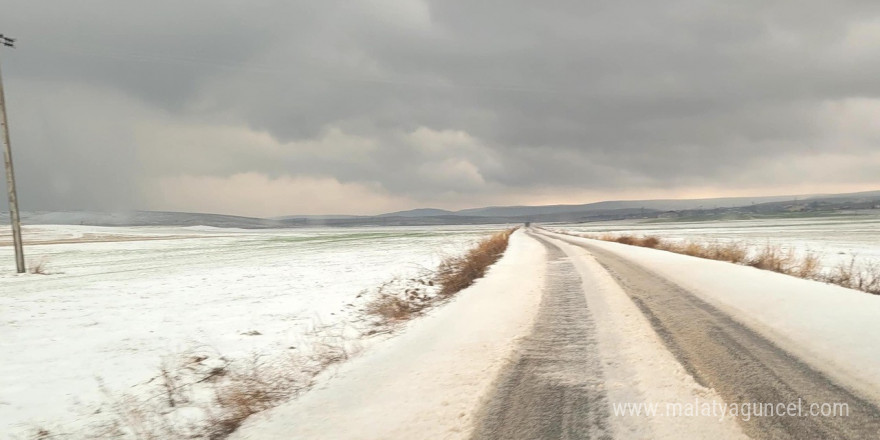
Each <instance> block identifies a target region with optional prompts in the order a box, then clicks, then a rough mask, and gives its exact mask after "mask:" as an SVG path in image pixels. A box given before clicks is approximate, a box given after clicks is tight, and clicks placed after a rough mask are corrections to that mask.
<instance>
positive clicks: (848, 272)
mask: <svg viewBox="0 0 880 440" xmlns="http://www.w3.org/2000/svg"><path fill="white" fill-rule="evenodd" d="M569 235H574V234H569ZM582 236H583V237H586V238H592V239H597V240H603V241H612V242H616V243H622V244H627V245H632V246H641V247H649V248H654V249H661V250H665V251H669V252H675V253H678V254H684V255H690V256H693V257H699V258H706V259H710V260H719V261H727V262H731V263H736V264H744V265H747V266H752V267H756V268H758V269H764V270H771V271H774V272H779V273H783V274H786V275H792V276H796V277H799V278H804V279H810V280H816V281H823V282H826V283H831V284H836V285H839V286H843V287H846V288H850V289H856V290H861V291H863V292H868V293H872V294H880V264H878V263H876V262H874V263H871V264H868V265H864V266H863V267H862V268H858V267H857V266H856V258H855V257H853V258H852V259H851V260H850V261H849V262H848V263H841V264H840V265H838V266H837V267H836V268H834V270H833V271H832V272H831V273H828V274H825V273H823V271H822V264H821V263H822V261H821V258H820V256H819V255H816V254H814V253H807V254H805V255H804V256H802V257H800V258H798V257H797V256H796V255H795V252H794V250H792V249H788V250H783V249H782V247H781V246H779V245H771V244H769V243H768V244H766V245H764V247H763V248H761V249H759V250H758V252H757V253H756V254H755V255H754V256H753V257H751V258H749V256H748V255H749V250H748V249H749V248H748V246H747V245H746V244H744V243H742V242H720V243H719V242H716V243H701V242H696V241H687V242H682V243H668V242H666V241H663V240H661V239H659V238H657V237H654V236H642V237H638V236H635V235H626V234H623V235H614V234H609V233H605V234H601V235H582Z"/></svg>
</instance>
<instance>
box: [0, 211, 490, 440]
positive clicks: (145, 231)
mask: <svg viewBox="0 0 880 440" xmlns="http://www.w3.org/2000/svg"><path fill="white" fill-rule="evenodd" d="M499 229H501V227H499V226H489V227H479V226H478V227H430V228H418V227H407V228H404V227H398V228H357V229H354V228H352V229H296V230H258V231H249V230H237V229H216V228H206V227H188V228H168V227H142V228H101V227H87V226H33V227H27V228H26V229H25V241H26V243H34V244H32V245H28V246H27V247H26V256H27V259H28V261H29V262H31V263H34V262H39V261H44V262H45V263H46V269H47V270H48V272H49V275H35V274H26V275H15V274H14V259H13V251H12V247H11V246H9V242H10V241H11V240H10V237H9V232H8V231H6V230H3V231H2V233H0V352H2V353H3V354H4V361H3V362H2V363H0V421H2V422H0V436H2V437H4V438H5V437H7V436H8V434H10V433H15V432H21V431H22V430H23V429H28V428H30V427H32V426H43V425H45V424H50V425H52V426H58V425H60V426H61V427H69V426H77V424H78V423H80V422H82V421H83V417H84V413H85V412H87V411H88V410H89V409H90V408H91V405H92V404H94V403H95V402H99V401H101V400H102V399H106V395H105V392H109V394H116V393H117V392H128V391H129V390H130V389H131V387H132V386H134V385H137V384H140V383H143V382H144V381H147V380H149V379H150V378H152V377H154V376H155V375H156V374H157V371H158V369H159V366H160V364H161V363H162V362H163V358H165V357H167V356H174V355H176V354H179V353H183V352H187V351H190V350H193V349H199V350H209V351H211V352H214V353H218V354H221V355H223V356H226V357H229V358H236V357H246V356H251V355H252V354H254V353H256V354H264V353H279V352H280V353H284V352H286V351H288V350H296V347H297V346H299V345H300V344H301V343H303V342H307V341H303V339H304V338H307V337H308V336H304V334H306V333H308V332H310V331H311V330H312V329H313V328H314V327H315V326H345V325H348V324H349V323H351V322H352V321H354V320H356V319H358V311H357V306H356V305H352V304H354V303H355V298H356V297H357V295H358V294H359V293H361V292H362V291H364V290H367V289H372V288H375V287H376V286H377V285H378V284H380V283H382V282H385V281H387V280H389V279H390V278H393V277H396V276H402V277H405V276H408V275H411V274H415V273H418V272H419V271H421V270H423V269H425V268H428V269H430V268H433V267H435V266H436V264H437V263H438V262H439V260H440V259H441V258H442V257H443V256H445V255H449V254H455V253H459V252H461V251H462V250H464V249H466V248H467V247H468V246H469V245H470V244H471V243H473V242H474V241H475V240H476V239H478V238H479V237H482V236H484V235H486V234H488V233H490V232H492V231H497V230H499ZM37 243H38V244H37ZM99 381H100V382H101V383H102V384H103V387H104V389H105V390H104V391H102V390H101V389H100V387H99Z"/></svg>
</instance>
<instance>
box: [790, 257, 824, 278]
mask: <svg viewBox="0 0 880 440" xmlns="http://www.w3.org/2000/svg"><path fill="white" fill-rule="evenodd" d="M792 275H794V276H797V277H800V278H806V279H809V280H822V259H821V258H819V256H818V255H816V254H813V253H808V254H806V255H804V256H803V258H801V260H800V261H799V262H798V264H797V267H796V268H794V270H793V273H792Z"/></svg>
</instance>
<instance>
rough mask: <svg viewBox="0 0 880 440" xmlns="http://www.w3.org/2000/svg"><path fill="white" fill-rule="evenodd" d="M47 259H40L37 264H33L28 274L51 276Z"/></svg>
mask: <svg viewBox="0 0 880 440" xmlns="http://www.w3.org/2000/svg"><path fill="white" fill-rule="evenodd" d="M46 266H47V263H46V259H45V258H43V259H40V261H38V262H36V263H32V264H31V267H30V268H29V269H28V272H30V273H32V274H34V275H49V271H48V268H47V267H46Z"/></svg>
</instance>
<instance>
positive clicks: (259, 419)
mask: <svg viewBox="0 0 880 440" xmlns="http://www.w3.org/2000/svg"><path fill="white" fill-rule="evenodd" d="M545 254H546V252H545V249H544V247H543V246H542V245H541V244H540V243H538V242H537V241H536V240H534V239H531V238H527V237H526V236H525V234H524V233H523V232H522V231H519V232H517V233H515V234H514V235H513V237H511V240H510V247H509V249H508V250H507V252H506V253H505V255H504V257H503V258H502V259H501V260H499V261H498V263H496V264H495V265H494V266H492V267H491V268H490V270H489V273H488V274H487V275H486V277H485V278H482V279H480V280H478V281H477V282H476V283H475V284H474V285H473V286H471V287H469V288H468V289H465V290H463V291H462V292H460V293H459V294H458V295H457V296H456V299H455V301H453V302H452V303H450V304H449V305H446V306H444V307H443V308H442V309H440V310H437V311H436V312H435V313H432V314H431V315H430V316H427V317H425V318H421V319H418V320H416V321H415V322H412V323H411V325H410V326H409V327H408V328H407V330H406V332H405V333H404V334H402V335H401V336H399V337H397V338H394V339H392V340H388V341H385V342H384V343H383V344H382V345H381V346H378V347H375V350H373V351H372V352H370V353H368V354H366V355H365V356H363V357H361V358H359V359H356V360H354V361H352V362H350V363H348V364H347V365H343V366H342V367H341V368H340V369H339V371H338V373H337V375H336V377H334V378H333V379H332V380H331V381H328V383H326V384H325V385H324V386H321V387H319V388H318V389H314V390H311V391H309V392H308V393H307V394H306V395H305V396H303V397H302V398H301V399H298V400H295V401H292V402H290V403H288V404H285V405H282V406H279V407H277V408H274V409H272V410H269V411H267V412H265V413H262V414H258V415H256V416H254V417H252V418H251V419H249V420H248V421H247V423H246V425H245V426H244V427H243V428H242V429H241V430H240V431H239V432H237V433H235V434H234V435H233V438H234V439H253V440H271V439H277V440H282V439H284V440H286V439H292V438H297V439H299V438H302V439H315V440H317V439H327V440H330V439H334V440H335V439H364V440H366V439H376V440H379V439H464V438H469V435H470V433H471V430H472V428H473V422H474V417H475V416H476V415H477V414H476V413H477V410H478V409H479V407H480V404H481V403H482V400H483V398H484V396H485V395H486V394H487V393H488V392H489V391H490V389H491V384H492V382H493V381H494V380H495V378H496V376H497V375H498V373H499V371H500V370H501V368H502V367H503V366H504V365H505V363H506V362H507V361H509V360H510V359H511V358H512V356H513V353H514V352H515V350H516V344H517V342H518V339H519V338H521V337H523V336H526V335H527V334H528V333H529V331H530V327H531V323H532V322H533V320H534V315H535V310H536V309H537V308H538V304H539V303H540V301H541V292H542V289H543V286H544V272H545V267H546V265H545V258H546V257H545Z"/></svg>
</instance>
